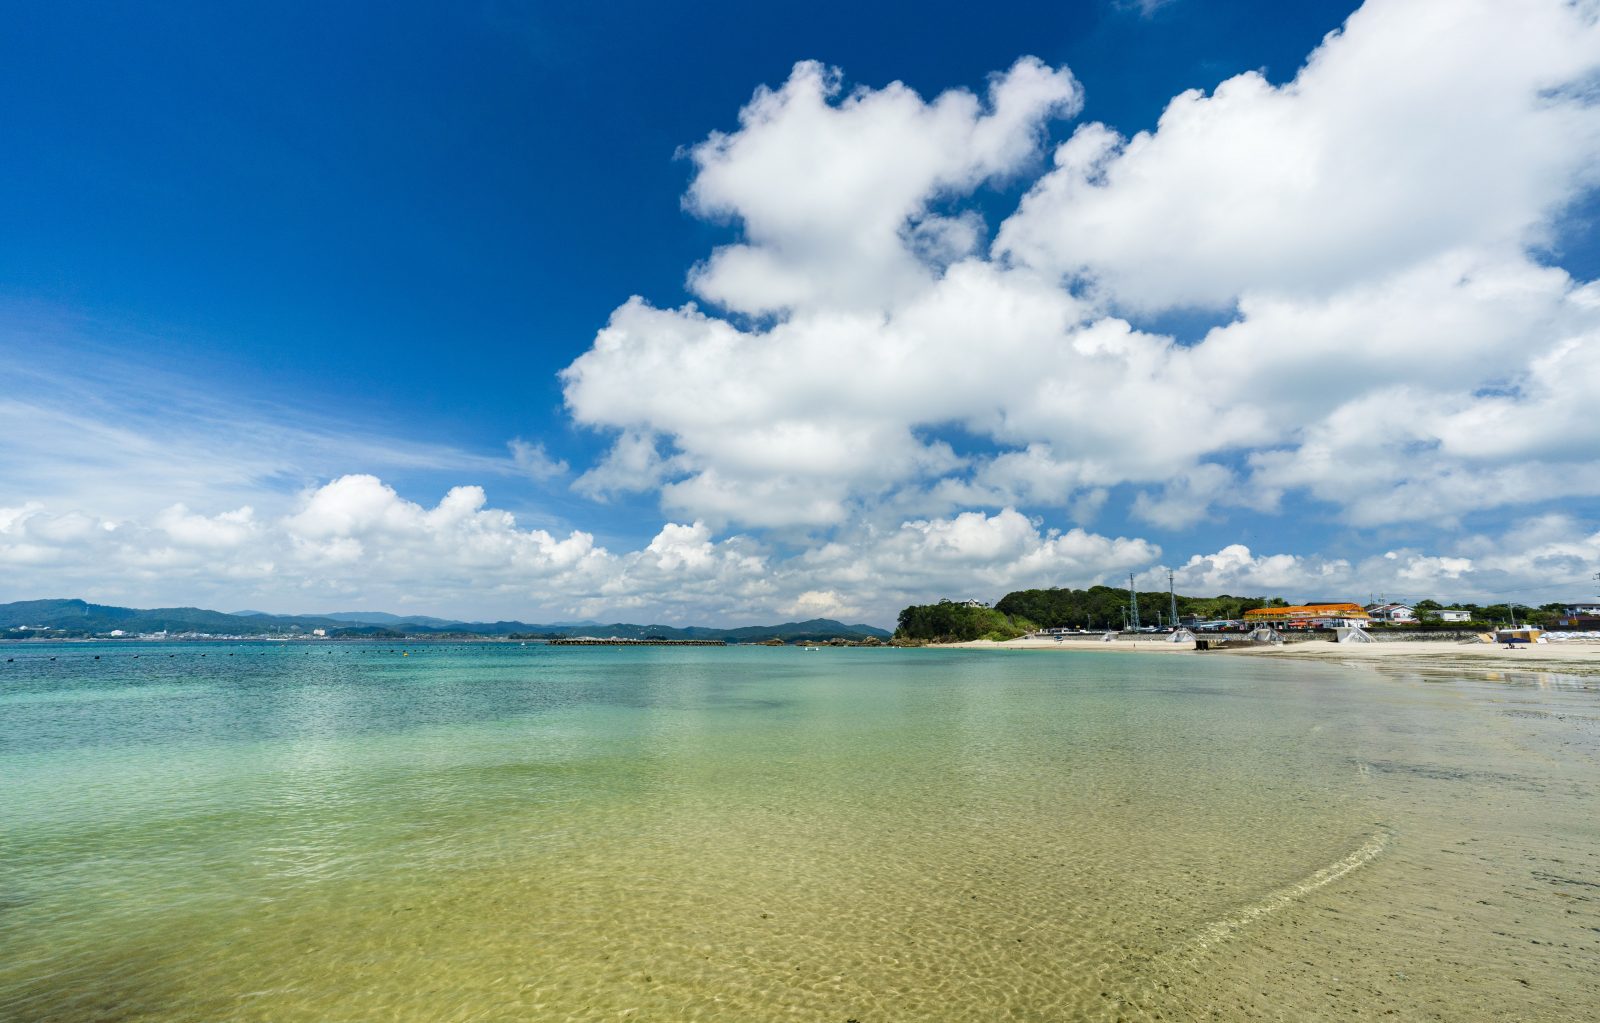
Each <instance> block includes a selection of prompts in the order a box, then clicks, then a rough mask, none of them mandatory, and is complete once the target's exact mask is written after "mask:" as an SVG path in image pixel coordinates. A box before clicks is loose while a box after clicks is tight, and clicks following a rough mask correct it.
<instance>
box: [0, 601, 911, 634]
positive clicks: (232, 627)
mask: <svg viewBox="0 0 1600 1023" xmlns="http://www.w3.org/2000/svg"><path fill="white" fill-rule="evenodd" d="M313 629H325V630H327V633H328V635H330V636H342V637H360V636H392V635H396V634H404V635H410V636H429V635H442V634H451V635H463V634H466V635H474V636H510V635H514V634H515V635H522V636H537V637H551V638H558V637H562V636H605V637H609V636H618V637H622V638H624V639H644V638H646V637H659V638H662V639H720V640H725V641H727V642H729V643H759V642H762V641H764V640H769V639H781V640H785V641H787V642H800V641H804V640H829V639H866V638H867V637H869V636H870V637H875V638H877V639H888V638H889V635H890V634H889V633H888V632H887V631H885V630H883V629H880V628H877V627H876V626H872V625H845V624H843V623H841V622H836V621H834V620H832V619H831V618H813V619H811V620H809V621H804V622H784V623H783V624H781V625H747V626H744V627H742V628H737V629H714V628H709V627H706V626H700V625H691V626H686V627H682V628H679V627H676V626H671V625H632V624H629V623H626V622H614V623H612V624H609V625H606V624H601V623H598V622H562V623H557V624H546V625H538V624H530V623H528V622H457V621H450V620H448V619H444V618H431V617H428V616H427V615H409V616H404V617H402V616H400V615H393V614H389V613H387V612H384V611H335V612H332V613H329V614H319V615H272V614H266V613H264V612H261V611H240V612H237V613H234V614H228V613H225V612H222V611H208V610H205V609H204V608H198V607H158V608H149V609H141V608H133V607H113V606H110V605H107V604H90V603H88V602H87V601H83V600H19V601H16V602H14V603H10V604H0V635H3V636H6V637H10V638H13V639H14V638H18V637H22V636H28V635H30V634H32V633H34V632H35V631H37V630H49V633H48V634H50V635H75V636H93V635H102V634H105V633H109V632H113V631H116V630H121V631H123V632H129V633H138V632H207V633H212V634H223V635H232V636H274V635H275V636H283V635H294V634H296V633H309V632H311V631H312V630H313Z"/></svg>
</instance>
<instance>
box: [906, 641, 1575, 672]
mask: <svg viewBox="0 0 1600 1023" xmlns="http://www.w3.org/2000/svg"><path fill="white" fill-rule="evenodd" d="M928 649H935V650H1018V651H1035V650H1059V651H1066V652H1076V653H1085V652H1087V653H1117V654H1185V655H1191V656H1206V657H1216V656H1222V657H1231V656H1245V657H1288V658H1296V659H1300V660H1319V661H1399V662H1406V661H1410V662H1413V663H1420V664H1439V663H1444V662H1449V661H1470V662H1473V663H1484V664H1494V665H1510V664H1525V663H1530V662H1533V663H1537V664H1539V665H1540V666H1541V667H1544V668H1546V669H1555V668H1557V667H1561V666H1570V667H1572V668H1574V669H1578V670H1595V671H1600V641H1596V640H1566V641H1563V642H1556V643H1534V644H1526V645H1521V644H1519V645H1518V646H1516V647H1513V648H1511V649H1507V648H1506V647H1504V646H1502V645H1500V644H1498V643H1423V642H1415V643H1413V642H1406V641H1404V640H1397V641H1393V642H1381V641H1380V642H1377V643H1335V642H1333V641H1331V640H1325V639H1313V640H1306V641H1305V642H1302V643H1285V644H1283V645H1282V646H1272V645H1268V644H1262V645H1261V646H1258V647H1235V648H1228V649H1222V650H1196V649H1195V647H1194V644H1193V643H1190V642H1183V643H1171V642H1168V641H1167V640H1166V639H1165V638H1157V637H1154V636H1152V637H1151V638H1149V639H1142V638H1141V639H1132V638H1130V639H1121V638H1119V639H1115V640H1112V641H1110V642H1107V641H1105V640H1101V639H1098V638H1096V639H1066V640H1061V641H1060V642H1057V641H1056V640H1054V639H1012V640H1006V641H1004V642H1000V643H996V642H991V641H989V640H982V639H979V640H972V641H970V642H966V643H930V644H929V645H928Z"/></svg>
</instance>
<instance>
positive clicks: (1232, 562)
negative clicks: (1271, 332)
mask: <svg viewBox="0 0 1600 1023" xmlns="http://www.w3.org/2000/svg"><path fill="white" fill-rule="evenodd" d="M1452 546H1453V549H1452V551H1451V552H1450V553H1447V554H1439V553H1429V552H1426V551H1421V550H1417V549H1414V548H1398V549H1394V550H1387V551H1383V552H1381V553H1379V554H1374V555H1372V556H1371V557H1367V558H1363V559H1360V560H1358V561H1351V560H1348V559H1345V558H1328V557H1323V556H1320V555H1295V554H1255V553H1253V552H1252V551H1251V550H1250V549H1249V548H1248V547H1245V546H1243V545H1241V544H1233V545H1230V546H1228V547H1224V548H1223V549H1222V550H1220V551H1217V552H1216V553H1214V554H1197V555H1195V556H1193V557H1191V558H1189V559H1188V561H1187V562H1185V563H1184V564H1182V565H1179V566H1174V572H1175V574H1176V579H1177V586H1178V588H1179V589H1180V590H1185V591H1188V592H1195V593H1235V594H1284V595H1288V596H1291V597H1296V598H1300V599H1318V598H1338V597H1341V596H1342V597H1344V598H1346V599H1359V600H1363V601H1364V600H1366V598H1367V597H1368V596H1369V595H1375V594H1385V595H1387V596H1388V597H1390V598H1391V599H1405V600H1420V599H1423V598H1434V599H1439V600H1452V601H1457V600H1459V601H1474V602H1480V603H1481V602H1485V601H1498V600H1503V599H1506V598H1508V597H1509V598H1514V599H1517V600H1521V601H1524V602H1526V603H1528V604H1533V605H1538V604H1542V603H1546V602H1549V601H1551V600H1561V599H1567V600H1571V599H1573V598H1574V596H1577V595H1581V594H1583V593H1586V592H1589V591H1590V590H1591V589H1592V584H1593V580H1594V576H1595V573H1596V572H1597V571H1600V531H1593V524H1592V523H1588V524H1586V523H1584V522H1582V521H1581V520H1578V519H1574V518H1572V517H1571V516H1567V515H1559V514H1552V515H1543V516H1538V517H1535V518H1532V519H1527V520H1524V521H1521V522H1518V523H1516V524H1515V525H1514V526H1513V527H1512V528H1510V529H1508V530H1506V531H1505V532H1504V533H1503V534H1501V535H1498V536H1487V535H1482V534H1478V535H1473V536H1469V537H1466V538H1465V539H1462V540H1460V541H1457V542H1456V543H1455V544H1453V545H1452ZM1158 577H1159V578H1160V579H1161V580H1162V581H1164V579H1165V577H1164V576H1162V575H1160V573H1159V572H1157V573H1152V574H1150V575H1148V576H1146V579H1147V580H1149V581H1150V582H1151V583H1154V582H1155V581H1156V579H1157V578H1158Z"/></svg>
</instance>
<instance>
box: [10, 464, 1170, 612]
mask: <svg viewBox="0 0 1600 1023" xmlns="http://www.w3.org/2000/svg"><path fill="white" fill-rule="evenodd" d="M1158 554H1159V549H1158V548H1156V547H1154V546H1153V545H1151V544H1149V543H1147V542H1145V541H1143V540H1137V539H1133V540H1130V539H1124V538H1117V539H1110V538H1107V537H1103V536H1097V535H1094V534H1090V533H1086V532H1084V531H1082V530H1076V529H1075V530H1072V531H1070V532H1068V533H1060V532H1057V531H1053V530H1042V529H1041V528H1040V527H1039V526H1038V524H1037V523H1035V522H1033V521H1031V520H1029V519H1028V518H1026V517H1025V516H1023V515H1021V514H1019V513H1018V512H1016V511H1013V510H1011V509H1005V510H1003V511H1001V512H999V513H997V514H995V515H992V516H991V515H984V514H982V513H977V512H968V513H965V514H962V515H959V516H956V517H954V518H950V519H922V520H916V521H911V522H907V523H904V524H903V525H902V526H900V527H899V528H897V529H894V530H892V531H890V532H889V533H888V534H887V535H884V534H879V533H877V532H874V531H872V530H864V531H861V532H858V533H856V534H854V535H853V536H851V537H850V538H849V539H848V540H847V541H843V542H833V543H830V544H826V545H823V546H821V547H819V548H815V549H810V550H804V551H801V552H800V553H798V554H780V553H777V552H775V551H773V550H772V549H770V548H769V547H767V546H766V545H764V544H762V543H760V542H758V541H756V540H754V539H752V538H750V537H748V536H744V535H733V536H728V537H724V538H721V539H719V538H717V537H716V535H715V534H714V533H713V531H712V529H711V528H710V527H709V526H708V525H706V524H705V523H704V522H698V521H697V522H691V523H670V522H669V523H667V524H665V525H663V526H662V527H661V529H660V531H659V532H658V533H657V534H656V535H655V536H654V537H653V538H652V539H651V540H650V542H649V543H648V544H646V545H644V546H643V547H641V548H640V549H638V550H633V551H623V552H613V551H610V550H607V549H606V548H605V547H603V546H600V545H597V544H596V543H595V541H594V537H593V536H592V535H590V534H588V533H585V532H582V531H577V530H574V531H571V532H569V533H568V534H567V535H565V536H559V535H556V534H553V533H551V532H549V531H547V530H543V529H526V528H523V527H521V526H519V525H518V524H517V521H516V518H515V516H513V515H512V514H511V513H509V512H507V511H504V510H501V509H497V508H492V507H489V506H488V504H487V498H486V495H485V493H484V491H483V489H482V488H481V487H476V486H459V487H454V488H452V489H450V490H449V491H448V492H447V493H446V494H445V495H444V496H443V497H442V498H441V499H440V500H439V501H438V503H437V504H435V505H433V506H432V507H428V506H426V505H423V504H419V503H417V502H414V501H411V500H408V499H406V498H404V497H402V496H401V495H400V494H399V493H397V492H396V491H395V490H394V488H392V487H390V486H389V485H388V484H386V483H384V482H383V481H382V480H379V479H378V478H376V477H374V476H367V475H351V476H344V477H340V478H338V479H335V480H332V481H330V482H328V483H326V484H324V485H322V486H320V487H315V488H312V489H309V490H307V491H306V492H304V493H303V494H302V495H301V496H300V498H299V499H298V501H297V502H296V503H295V506H294V507H293V509H291V510H290V511H289V512H288V513H287V514H284V515H282V516H277V517H265V518H263V517H258V516H257V515H256V514H255V513H254V512H253V511H252V510H251V509H250V508H238V509H233V510H227V511H221V512H216V513H213V514H209V515H208V514H204V513H200V512H196V511H192V510H190V509H189V508H187V507H185V506H184V505H181V504H179V505H173V506H171V507H169V508H167V509H164V510H163V511H161V512H159V513H158V514H156V515H154V516H152V517H151V518H150V519H149V520H147V521H139V520H122V521H112V520H110V519H106V518H102V517H97V516H95V515H93V514H88V513H84V512H81V511H75V510H74V511H54V510H51V509H49V508H47V507H45V506H44V505H43V504H39V503H33V504H29V505H24V506H18V507H9V508H6V507H0V566H4V570H5V573H6V577H7V581H8V583H9V584H10V586H11V587H16V588H20V589H21V590H22V591H24V592H56V591H58V590H60V589H61V588H63V587H65V588H68V589H73V590H75V591H81V592H86V593H90V594H93V595H94V596H96V597H98V598H100V599H107V600H115V599H119V598H122V597H123V596H124V595H125V594H129V595H136V596H132V597H129V598H128V599H133V600H134V601H135V602H138V603H150V602H152V601H159V600H160V599H162V598H163V597H165V598H166V599H169V600H171V601H174V602H179V603H192V602H194V601H195V600H199V599H205V598H206V597H207V596H208V595H215V597H216V599H218V600H223V601H226V602H227V603H229V605H230V606H237V605H238V604H243V603H248V604H251V605H254V606H261V605H269V606H273V607H278V608H282V609H286V610H289V609H293V610H316V609H322V610H331V609H334V608H333V605H335V604H339V605H346V604H351V605H354V604H360V605H365V606H385V607H394V608H402V609H416V610H440V611H447V613H460V614H468V613H476V614H479V615H483V616H487V617H512V616H515V617H519V618H523V619H524V620H529V619H534V618H538V617H540V616H548V617H558V618H559V617H570V616H574V615H577V616H583V617H588V616H592V615H624V614H636V615H638V616H639V617H642V618H647V619H658V618H659V619H664V620H669V621H672V620H676V621H699V622H706V621H713V622H715V621H728V622H749V621H751V620H752V619H763V618H766V619H779V618H783V617H786V616H790V615H793V614H797V613H804V614H805V615H806V616H807V617H811V616H814V615H816V614H821V613H825V612H827V613H839V614H855V615H861V616H865V617H868V618H871V619H872V620H876V621H888V620H892V618H893V616H894V613H895V612H896V611H897V610H898V609H899V608H900V607H901V606H903V605H904V604H906V603H908V602H911V601H914V600H917V599H921V597H922V595H923V594H924V593H925V592H927V591H929V590H937V591H939V592H949V593H962V594H975V595H979V596H982V597H985V598H987V599H993V598H994V597H997V596H999V595H1000V594H1002V593H1004V592H1006V591H1007V590H1009V589H1012V588H1015V587H1018V586H1025V585H1043V584H1047V583H1059V582H1062V581H1067V582H1079V583H1083V582H1089V581H1097V580H1101V579H1103V578H1105V577H1106V574H1107V573H1111V574H1112V575H1115V574H1116V573H1118V572H1120V571H1122V570H1123V569H1125V568H1128V567H1132V566H1136V565H1141V564H1146V563H1148V562H1150V561H1151V560H1152V559H1154V558H1155V557H1156V556H1157V555H1158ZM419 598H420V602H419ZM469 609H475V610H469Z"/></svg>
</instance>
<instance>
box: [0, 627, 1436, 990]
mask: <svg viewBox="0 0 1600 1023" xmlns="http://www.w3.org/2000/svg"><path fill="white" fill-rule="evenodd" d="M135 654H137V655H138V656H137V657H135V656H134V655H135ZM407 654H409V655H407ZM4 656H6V657H14V658H15V660H13V661H11V662H9V663H5V664H0V672H3V673H0V778H3V779H4V785H5V797H4V800H3V802H0V836H3V837H0V843H3V845H0V1018H8V1019H9V1018H15V1019H33V1020H38V1019H59V1020H112V1019H119V1020H132V1019H138V1020H168V1019H259V1020H296V1019H305V1020H324V1019H373V1018H393V1019H416V1020H432V1019H499V1018H504V1019H546V1018H551V1019H563V1018H585V1019H587V1018H597V1019H598V1018H617V1016H618V1014H632V1015H633V1016H634V1017H635V1018H658V1019H687V1018H718V1019H740V1020H745V1019H765V1018H778V1017H780V1016H781V1017H783V1018H798V1019H819V1020H821V1019H831V1020H844V1019H846V1018H850V1017H855V1018H860V1019H862V1020H866V1019H868V1018H869V1017H871V1018H873V1019H882V1018H898V1019H956V1018H972V1019H994V1018H1051V1019H1058V1018H1098V1017H1099V1016H1102V1015H1103V1016H1105V1018H1114V1014H1115V1013H1114V1010H1112V1009H1111V1008H1109V1007H1108V1006H1110V1005H1112V1004H1113V1003H1115V1002H1116V1001H1117V1000H1118V999H1120V998H1122V997H1123V994H1124V992H1123V990H1122V989H1123V988H1126V989H1128V990H1132V989H1133V988H1134V987H1135V986H1136V985H1137V983H1138V978H1139V974H1140V970H1141V964H1147V963H1149V962H1154V961H1159V959H1160V957H1161V956H1163V955H1164V954H1166V953H1167V952H1169V951H1170V949H1171V948H1173V947H1177V946H1179V945H1181V944H1182V943H1183V942H1184V941H1188V940H1191V939H1192V936H1193V935H1196V934H1204V933H1207V931H1206V928H1207V927H1208V926H1214V924H1215V921H1217V920H1219V919H1225V918H1227V916H1228V914H1229V913H1234V912H1237V911H1238V909H1239V907H1241V906H1249V905H1251V904H1253V903H1254V902H1256V901H1259V900H1260V899H1262V898H1263V897H1264V896H1267V895H1269V894H1270V893H1272V892H1274V891H1277V890H1279V889H1281V888H1282V887H1283V886H1284V885H1285V884H1291V883H1293V882H1295V881H1296V879H1300V878H1305V877H1307V876H1310V875H1313V874H1315V872H1316V871H1317V870H1319V869H1321V868H1323V867H1325V866H1326V865H1327V864H1329V863H1332V862H1335V861H1338V860H1339V859H1340V858H1341V857H1347V856H1349V855H1351V853H1352V850H1359V849H1361V848H1362V847H1363V844H1364V843H1370V842H1372V841H1374V836H1378V841H1380V842H1382V841H1386V840H1387V839H1386V836H1388V835H1390V834H1392V833H1393V830H1394V828H1395V827H1396V824H1395V823H1394V821H1393V820H1391V819H1388V817H1387V816H1386V815H1388V814H1390V813H1391V812H1392V808H1389V807H1384V806H1381V805H1379V802H1378V800H1376V799H1375V797H1374V790H1373V787H1372V785H1371V777H1372V774H1371V772H1370V771H1369V770H1367V769H1366V767H1365V766H1364V765H1365V764H1366V763H1367V762H1368V761H1369V760H1374V759H1376V760H1380V761H1381V760H1382V758H1383V756H1385V755H1387V754H1385V753H1384V751H1385V750H1387V749H1389V747H1390V746H1391V745H1392V730H1393V728H1394V727H1396V722H1400V723H1401V724H1402V725H1403V724H1404V723H1405V722H1406V721H1407V720H1408V715H1410V716H1416V715H1421V714H1426V713H1432V712H1433V711H1432V710H1431V704H1430V703H1429V702H1428V701H1427V700H1423V701H1422V702H1421V703H1418V702H1417V701H1416V700H1415V699H1414V698H1413V697H1412V696H1410V695H1408V693H1407V691H1405V690H1403V689H1400V690H1397V689H1396V686H1395V685H1394V683H1393V682H1392V681H1387V680H1385V679H1383V678H1381V677H1379V676H1376V675H1373V674H1371V673H1359V672H1351V671H1349V670H1347V669H1344V668H1341V667H1337V666H1327V665H1292V666H1289V665H1282V664H1267V663H1263V662H1260V661H1256V660H1252V659H1241V658H1226V657H1211V658H1206V657H1159V656H1130V655H1118V654H1093V653H1080V654H1070V655H1050V654H1046V655H1018V654H1016V653H1002V652H996V653H987V652H976V651H926V650H909V651H899V650H833V649H828V650H823V651H819V652H803V651H800V650H797V649H792V648H786V649H769V648H728V649H716V648H711V649H704V648H691V649H662V648H642V649H616V648H565V647H543V646H528V647H521V646H515V645H467V646H428V645H421V646H393V647H391V646H389V645H371V644H316V645H313V644H294V645H284V646H269V645H264V644H254V643H242V644H231V645H229V644H117V645H110V644H85V645H77V646H57V645H52V646H50V647H48V648H45V647H40V646H19V647H14V648H11V649H7V650H5V651H4ZM52 656H53V657H54V658H55V659H54V660H50V659H49V658H50V657H52ZM96 657H98V658H99V659H95V658H96ZM1397 694H1398V695H1397ZM1378 705H1381V706H1382V707H1383V713H1382V714H1381V715H1375V714H1374V713H1373V710H1374V707H1375V706H1378ZM1385 762H1387V761H1385Z"/></svg>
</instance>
